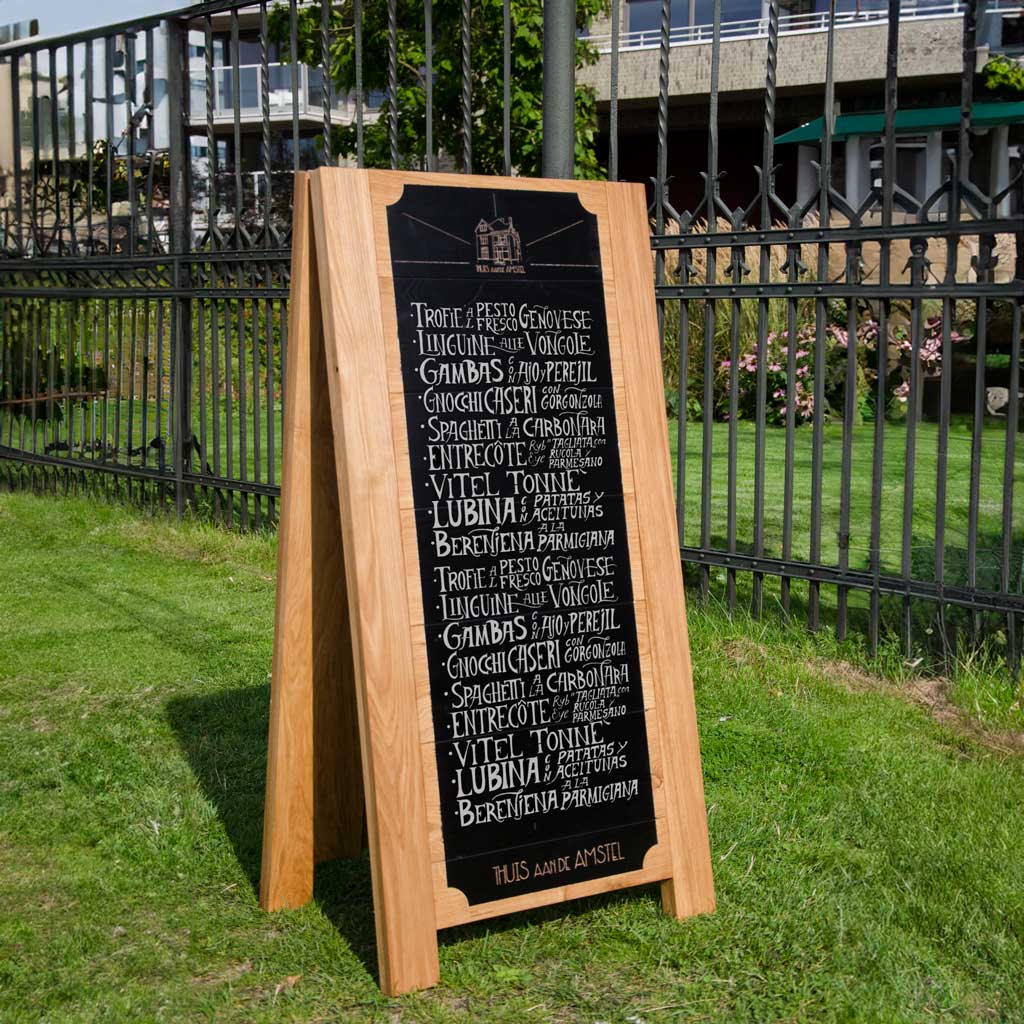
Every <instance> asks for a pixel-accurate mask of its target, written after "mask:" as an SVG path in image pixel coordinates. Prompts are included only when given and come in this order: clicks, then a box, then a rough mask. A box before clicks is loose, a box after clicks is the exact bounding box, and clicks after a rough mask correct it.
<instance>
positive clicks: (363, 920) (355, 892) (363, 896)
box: [167, 686, 377, 975]
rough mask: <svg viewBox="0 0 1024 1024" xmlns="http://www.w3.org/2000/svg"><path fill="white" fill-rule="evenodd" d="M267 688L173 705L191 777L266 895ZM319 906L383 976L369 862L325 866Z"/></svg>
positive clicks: (317, 882) (316, 895)
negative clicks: (263, 865)
mask: <svg viewBox="0 0 1024 1024" xmlns="http://www.w3.org/2000/svg"><path fill="white" fill-rule="evenodd" d="M269 706H270V688H269V687H268V686H247V687H239V688H236V689H230V690H223V691H221V692H219V693H212V694H205V695H202V696H192V697H180V698H176V699H174V700H171V701H170V702H169V703H168V704H167V718H168V721H169V722H170V724H171V727H172V729H173V730H174V733H175V736H176V737H177V740H178V743H179V745H180V746H181V749H182V751H183V752H184V753H185V756H186V757H187V758H188V761H189V764H190V765H191V767H192V772H193V774H194V775H195V777H196V780H197V781H198V783H199V785H200V786H201V787H202V790H203V792H204V793H205V795H206V797H207V799H209V800H210V802H211V803H212V804H213V805H214V807H215V808H216V809H217V816H218V817H219V818H220V820H221V823H222V824H223V826H224V831H225V832H226V833H227V836H228V839H229V840H230V842H231V845H232V848H233V850H234V853H235V857H236V858H237V860H238V863H239V865H240V866H241V868H242V870H243V871H244V872H245V875H246V877H247V878H248V879H249V883H250V885H251V886H252V888H253V892H254V894H255V895H258V894H259V886H260V860H261V855H262V847H263V801H264V790H265V788H266V773H267V726H268V709H269ZM313 899H314V901H315V902H316V903H317V904H318V905H319V906H320V908H321V910H322V911H323V912H324V914H325V915H326V916H327V917H328V918H329V920H330V921H331V922H332V923H333V924H334V926H335V927H336V928H337V929H338V932H339V933H340V934H341V935H342V936H343V937H344V938H345V940H346V941H347V942H348V944H349V947H350V948H351V949H352V952H353V953H354V954H355V955H356V956H357V957H359V959H360V960H361V961H362V962H363V964H364V965H365V967H366V969H367V970H368V971H370V973H371V974H374V975H376V973H377V950H376V940H375V935H374V926H373V895H372V890H371V887H370V864H369V861H368V859H367V858H366V855H365V854H364V855H363V856H361V857H357V858H353V859H352V860H345V861H335V862H333V863H330V864H322V865H319V866H318V867H317V869H316V875H315V878H314V889H313Z"/></svg>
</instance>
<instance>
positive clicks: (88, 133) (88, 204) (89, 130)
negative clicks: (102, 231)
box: [84, 39, 96, 253]
mask: <svg viewBox="0 0 1024 1024" xmlns="http://www.w3.org/2000/svg"><path fill="white" fill-rule="evenodd" d="M94 43H95V40H93V39H87V40H86V43H85V125H84V127H85V159H86V194H85V236H86V239H87V249H88V251H89V253H92V251H93V235H92V205H93V194H94V193H93V187H94V180H93V179H94V175H95V167H94V166H93V163H94V159H95V154H94V152H93V147H94V146H95V145H96V139H95V127H94V125H93V117H94V115H95V112H96V111H95V107H96V99H95V90H96V83H95V81H94V76H95V74H96V69H95V65H94V60H95V53H94V47H93V44H94Z"/></svg>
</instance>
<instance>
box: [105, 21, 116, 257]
mask: <svg viewBox="0 0 1024 1024" xmlns="http://www.w3.org/2000/svg"><path fill="white" fill-rule="evenodd" d="M103 42H104V46H103V87H104V91H105V93H106V96H105V98H104V100H103V109H104V112H105V115H106V117H105V124H106V132H107V138H106V146H105V149H104V154H103V164H104V167H103V170H104V175H105V185H106V189H105V191H106V202H105V206H106V210H105V213H106V218H107V252H108V253H110V254H113V252H114V40H113V39H112V38H111V37H110V36H107V37H106V39H104V41H103Z"/></svg>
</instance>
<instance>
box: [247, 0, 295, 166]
mask: <svg viewBox="0 0 1024 1024" xmlns="http://www.w3.org/2000/svg"><path fill="white" fill-rule="evenodd" d="M232 14H233V15H234V17H235V18H237V16H238V11H237V10H233V11H232ZM288 41H289V49H288V53H289V55H290V56H291V72H292V170H293V171H297V170H299V168H300V164H299V8H298V0H290V2H289V4H288ZM235 63H236V66H237V61H236V62H235ZM236 159H237V157H236Z"/></svg>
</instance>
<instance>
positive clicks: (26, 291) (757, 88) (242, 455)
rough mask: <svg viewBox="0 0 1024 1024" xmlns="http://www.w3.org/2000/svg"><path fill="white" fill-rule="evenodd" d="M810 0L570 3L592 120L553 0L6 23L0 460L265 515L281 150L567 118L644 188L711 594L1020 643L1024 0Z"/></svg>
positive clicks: (322, 152) (691, 554)
mask: <svg viewBox="0 0 1024 1024" xmlns="http://www.w3.org/2000/svg"><path fill="white" fill-rule="evenodd" d="M811 6H812V7H815V9H814V10H813V11H808V10H807V9H806V5H805V6H803V7H801V6H800V5H798V4H793V3H787V4H783V3H782V2H781V0H765V2H764V3H763V4H761V5H759V6H758V9H757V11H754V12H753V13H752V11H751V5H750V4H749V3H739V2H738V0H737V2H736V3H731V2H730V0H716V2H715V3H713V4H710V5H702V4H696V5H695V4H690V5H689V6H688V7H687V5H678V4H673V3H672V2H671V0H660V2H654V0H630V2H628V3H623V2H622V0H611V2H610V8H609V9H604V10H603V9H602V5H601V4H600V3H599V2H597V0H593V3H591V4H590V5H589V6H588V5H587V4H586V3H580V4H579V5H578V19H579V27H580V28H584V29H588V30H589V31H584V32H582V33H581V34H580V37H579V38H577V39H576V40H575V42H574V41H573V38H572V35H571V33H565V32H563V33H562V34H561V35H560V36H558V37H557V39H556V36H555V35H553V34H551V33H549V36H548V40H547V41H548V45H549V47H551V48H553V47H554V46H556V45H568V46H572V45H575V46H576V48H577V56H578V61H577V63H578V67H579V70H578V73H577V93H576V103H575V121H576V124H575V133H574V126H573V124H572V120H573V118H572V111H571V109H570V111H569V116H568V117H566V116H565V113H566V107H565V103H566V102H569V103H570V104H571V101H572V83H571V82H567V81H566V79H565V78H564V76H563V77H562V79H561V80H559V81H552V82H549V83H548V85H549V95H554V92H555V90H559V91H560V95H561V103H560V104H559V105H558V107H557V109H556V108H555V107H552V106H551V105H550V104H549V106H548V108H547V109H545V108H544V107H543V105H542V104H541V103H540V102H539V95H540V88H541V83H540V64H539V54H540V48H541V47H542V46H543V38H542V34H541V33H540V29H539V26H540V18H541V4H540V2H539V0H532V2H528V0H493V2H490V3H480V4H475V5H472V6H471V5H470V3H469V0H451V2H440V0H433V2H432V0H425V2H424V3H420V2H419V0H415V2H410V3H408V4H404V3H399V2H397V0H344V2H339V0H334V2H333V3H324V4H312V5H310V4H300V3H297V2H296V0H291V2H290V3H286V4H283V5H276V6H275V5H273V4H268V3H266V2H257V3H249V4H241V3H238V2H230V0H218V2H212V3H205V4H198V5H195V6H193V7H191V8H188V9H186V10H183V11H181V12H178V13H175V14H173V15H163V16H161V17H160V18H152V19H141V20H139V21H136V22H133V23H131V24H126V25H120V26H115V27H111V28H105V29H103V30H98V31H95V32H91V33H83V34H79V35H76V36H72V37H63V38H55V39H43V40H38V39H37V40H23V41H20V42H17V43H15V44H12V45H9V46H7V47H4V48H2V49H0V59H2V61H3V66H2V67H0V114H2V117H3V120H2V121H0V144H2V145H3V146H4V147H5V148H4V149H2V150H0V164H2V167H0V171H2V174H3V182H2V200H0V202H2V207H0V209H2V230H3V244H2V249H3V256H2V258H0V296H2V315H0V330H2V336H0V479H2V480H3V481H4V482H5V483H6V485H8V486H10V487H25V486H29V487H36V488H53V487H60V488H69V487H89V488H97V489H101V490H104V491H109V492H111V493H112V494H120V495H124V496H125V497H126V498H129V497H130V498H132V499H133V500H138V501H143V502H148V503H153V504H160V505H163V504H173V505H174V506H176V508H177V510H178V512H179V513H183V512H185V510H186V509H187V508H190V507H191V508H195V509H198V510H201V511H205V512H206V513H208V514H210V515H212V516H214V517H215V518H217V519H218V520H219V521H222V522H224V523H226V524H232V525H234V524H238V525H242V526H256V527H260V526H265V525H269V524H272V523H273V522H274V521H275V504H276V499H277V495H278V486H279V484H278V482H279V479H280V471H279V466H280V457H281V420H282V417H281V411H282V407H283V403H284V402H285V401H286V398H287V394H286V381H285V379H284V376H283V373H282V368H283V366H284V365H285V359H286V350H287V345H288V337H287V316H286V304H287V296H288V260H289V222H290V193H291V183H290V176H291V173H292V172H293V171H294V170H295V169H298V168H300V167H303V166H315V165H318V164H322V163H324V162H328V161H329V162H336V161H342V162H350V163H352V164H354V165H361V164H368V163H376V164H380V163H385V164H390V165H392V166H404V167H418V168H421V169H423V170H434V169H439V168H440V169H447V170H465V171H469V170H475V171H477V172H480V171H483V172H484V173H500V172H505V173H536V172H537V171H538V170H539V168H540V163H541V158H540V141H541V132H540V127H541V123H542V122H543V124H544V128H545V130H546V134H545V141H546V143H547V145H548V148H549V149H551V150H552V151H554V150H556V149H557V151H558V152H556V153H554V154H553V155H552V154H551V153H549V154H547V156H548V158H549V159H550V162H548V163H547V164H546V166H548V167H549V168H551V167H557V166H559V165H558V159H561V160H562V163H563V165H564V163H565V162H566V160H565V157H566V152H567V151H566V148H565V147H564V146H557V145H556V143H559V142H564V141H565V140H566V139H569V140H571V139H572V137H573V135H574V134H575V136H576V138H577V150H576V157H577V166H578V169H580V170H582V171H583V172H586V173H607V174H608V175H609V176H610V177H613V178H615V177H631V178H633V179H634V180H645V181H647V182H648V187H649V195H650V200H651V224H652V237H651V244H652V269H651V273H652V287H654V288H655V289H656V295H657V300H658V309H659V316H660V319H661V327H662V338H663V346H664V355H665V384H666V390H665V402H666V415H667V417H668V418H669V427H670V436H671V440H672V445H673V450H674V458H675V473H676V480H677V508H678V520H679V531H680V542H681V554H682V558H683V562H684V564H685V565H686V566H687V571H688V572H689V573H692V574H693V576H694V580H693V582H695V584H696V586H697V587H698V588H699V590H700V591H702V592H704V593H710V592H712V591H715V590H720V591H721V593H722V595H723V597H724V599H725V600H726V601H728V602H729V604H730V606H734V605H735V604H736V603H737V602H740V601H743V602H750V603H751V604H752V605H753V607H754V610H755V612H757V613H758V614H760V613H761V612H762V610H763V608H764V605H765V603H766V602H772V603H776V602H777V603H778V604H779V605H781V607H782V608H783V609H784V610H785V611H786V612H788V613H792V614H796V613H797V612H799V613H800V614H802V615H805V616H806V618H807V620H808V622H809V624H810V625H811V626H812V628H818V627H819V625H821V624H822V622H823V621H826V620H827V621H829V622H831V623H834V625H835V628H836V629H837V630H838V632H839V633H840V634H841V635H844V634H845V633H846V632H847V630H848V629H849V628H851V626H852V627H854V628H856V629H857V630H862V631H863V632H865V633H866V634H867V636H868V637H869V639H870V642H871V643H872V644H873V645H874V644H877V642H878V639H879V637H880V635H881V634H882V633H883V632H886V631H892V630H898V631H899V632H900V633H901V634H902V636H903V637H904V641H905V644H906V648H907V653H908V655H909V656H914V655H915V651H918V650H920V649H923V648H925V647H928V646H931V645H933V644H934V645H936V646H937V648H938V649H939V650H944V651H946V652H947V653H948V652H949V651H950V650H951V649H952V648H954V647H955V646H956V645H957V644H959V643H960V642H961V638H964V639H966V640H969V641H971V642H976V641H978V640H979V639H981V641H982V642H983V643H984V644H987V645H989V646H990V647H991V648H992V649H993V650H996V651H997V652H998V653H999V654H1000V656H1005V657H1006V658H1007V660H1008V662H1009V664H1010V665H1011V666H1013V667H1014V668H1015V667H1016V663H1017V657H1018V651H1019V647H1020V636H1019V629H1018V625H1019V617H1020V616H1021V614H1022V613H1024V513H1022V511H1021V502H1020V501H1019V500H1018V501H1016V502H1015V501H1014V498H1015V496H1016V495H1017V494H1019V491H1018V490H1017V489H1018V488H1019V487H1020V486H1021V485H1022V480H1021V476H1022V473H1024V463H1022V459H1021V456H1020V446H1019V445H1018V432H1019V429H1020V420H1021V417H1020V397H1019V396H1020V389H1021V380H1020V326H1021V325H1020V320H1021V310H1020V302H1021V299H1022V280H1024V269H1022V266H1024V264H1022V253H1024V247H1022V244H1021V240H1022V235H1024V214H1022V201H1021V196H1022V187H1021V175H1020V157H1021V148H1020V140H1019V138H1018V135H1017V133H1018V132H1019V131H1020V130H1021V129H1020V128H1019V127H1018V125H1019V123H1020V122H1021V121H1024V114H1022V108H1021V105H1020V104H1021V100H1022V99H1024V96H1018V97H1017V98H1016V99H1015V98H1014V97H1015V95H1016V94H1014V93H1013V91H1012V88H1011V86H1012V82H1011V83H1010V85H1009V86H1008V85H1007V84H1006V79H1008V78H1009V79H1012V77H1013V76H1012V68H1010V73H1009V74H1007V73H1006V68H1008V67H1009V66H1010V65H1013V64H1014V60H1013V58H1014V56H1015V54H1016V50H1017V49H1019V47H1017V43H1016V42H1015V40H1017V41H1019V42H1020V43H1021V44H1022V45H1024V32H1022V31H1021V24H1020V18H1019V11H1016V9H1014V8H1012V7H1009V6H1007V5H1004V4H994V5H990V6H989V8H988V9H987V10H986V9H982V7H981V5H978V4H976V3H965V4H960V3H949V2H945V3H941V4H940V3H925V2H920V0H919V2H918V3H915V4H913V5H907V7H906V9H905V10H901V4H900V3H899V2H898V0H890V2H887V3H871V4H864V3H861V4H857V5H853V6H851V5H847V4H845V3H839V4H838V5H837V3H836V2H835V0H831V2H830V3H828V4H826V5H825V6H824V9H823V8H822V5H821V4H818V5H811ZM705 7H706V8H707V9H706V11H705V13H704V15H702V14H701V12H702V11H704V9H705ZM837 7H838V9H837ZM847 8H849V9H847ZM565 9H568V10H569V11H570V15H569V16H570V17H571V7H568V8H562V10H565ZM551 13H552V12H551V10H549V15H550V14H551ZM702 17H703V21H702ZM587 19H590V23H589V25H584V24H583V23H584V22H585V21H586V20H587ZM1015 19H1016V20H1015ZM705 22H706V23H705ZM858 33H860V34H861V35H858ZM1018 37H1019V39H1018ZM998 51H1002V52H1003V54H1004V55H1003V56H999V55H998ZM296 58H297V59H296ZM548 63H549V67H550V66H551V65H552V60H551V58H550V57H549V61H548ZM570 63H571V62H570ZM1014 66H1016V65H1014ZM1000 68H1002V69H1003V70H1002V71H1000ZM513 69H516V70H515V72H514V71H513ZM563 70H564V69H563ZM1001 76H1002V77H1001ZM5 83H6V87H4V86H5ZM566 97H568V101H567V100H566Z"/></svg>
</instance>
